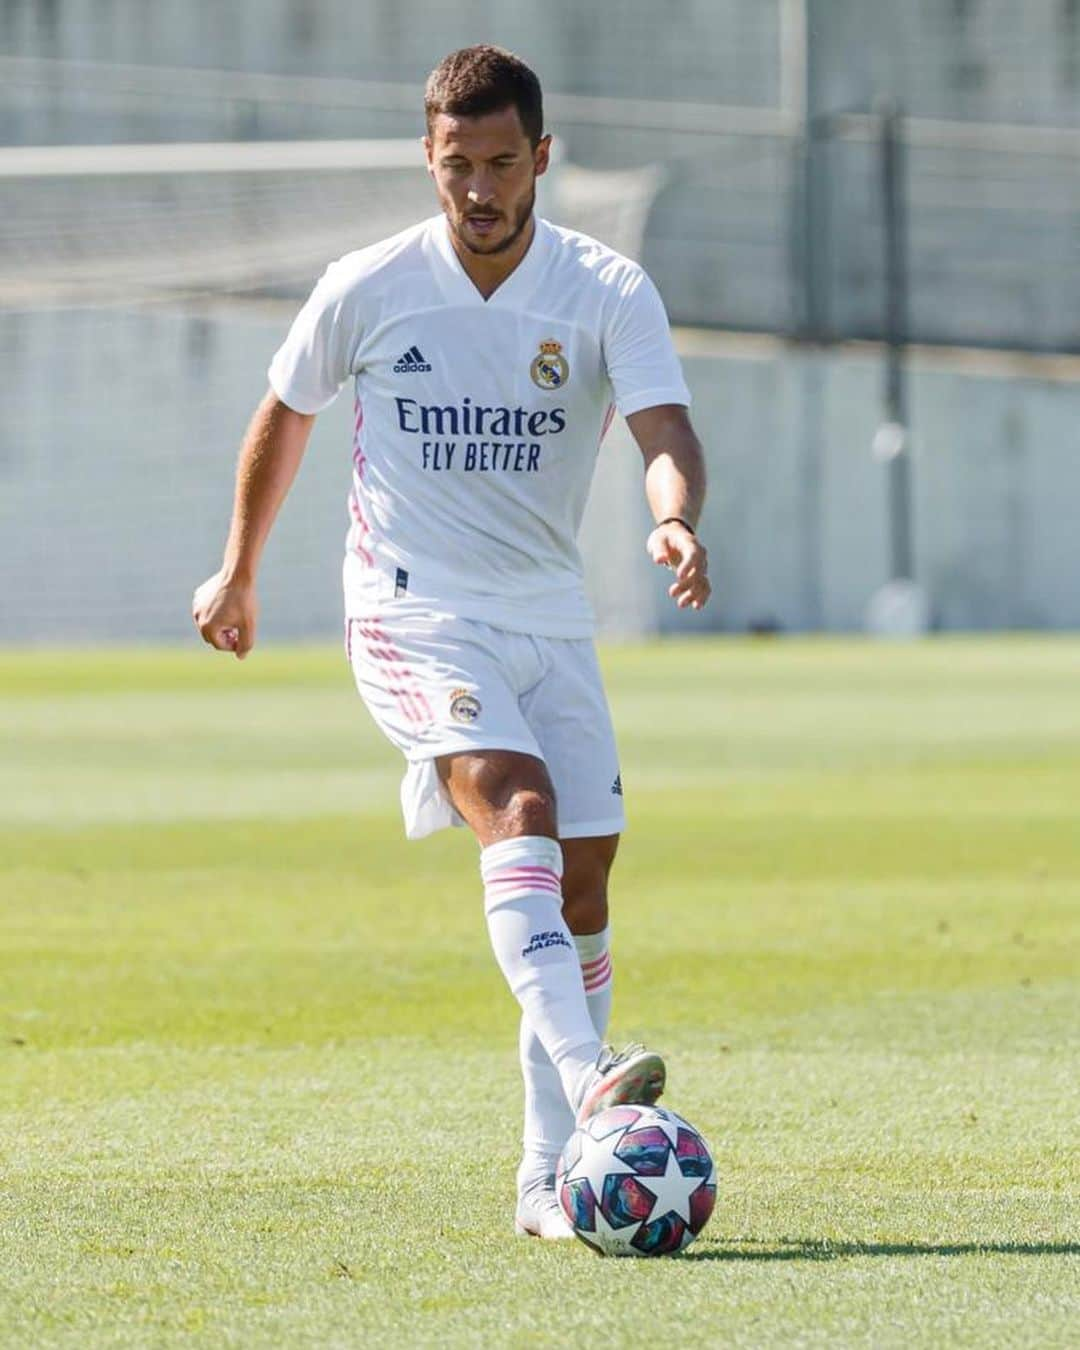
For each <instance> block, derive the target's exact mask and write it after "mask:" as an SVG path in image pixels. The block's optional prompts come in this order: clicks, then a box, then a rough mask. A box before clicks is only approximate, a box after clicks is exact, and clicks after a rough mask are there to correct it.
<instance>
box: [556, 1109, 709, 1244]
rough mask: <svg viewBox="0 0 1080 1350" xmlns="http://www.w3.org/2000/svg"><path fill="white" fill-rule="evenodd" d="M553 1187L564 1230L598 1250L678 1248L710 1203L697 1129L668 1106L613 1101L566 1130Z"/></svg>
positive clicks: (703, 1219) (693, 1233) (701, 1222)
mask: <svg viewBox="0 0 1080 1350" xmlns="http://www.w3.org/2000/svg"><path fill="white" fill-rule="evenodd" d="M555 1192H556V1194H557V1195H558V1197H559V1204H560V1205H561V1206H562V1209H563V1213H564V1214H565V1215H566V1217H567V1219H568V1220H569V1222H570V1226H571V1228H573V1230H574V1232H575V1233H576V1234H577V1236H578V1237H579V1238H580V1239H581V1240H582V1242H584V1243H587V1244H588V1246H590V1247H592V1248H593V1250H594V1251H597V1252H600V1253H601V1254H602V1255H604V1256H663V1255H665V1254H666V1253H668V1252H679V1251H684V1250H685V1249H686V1248H687V1247H689V1245H690V1244H691V1242H693V1240H694V1239H695V1238H696V1237H697V1235H698V1234H699V1233H700V1232H701V1230H702V1229H703V1228H704V1227H705V1224H706V1223H707V1222H708V1219H709V1215H710V1214H711V1213H712V1211H713V1205H714V1204H715V1203H716V1168H715V1167H714V1166H713V1160H712V1156H711V1154H710V1153H709V1146H708V1145H707V1144H706V1143H705V1140H704V1139H702V1137H701V1135H700V1134H699V1133H698V1132H697V1130H695V1129H694V1127H693V1125H690V1124H688V1123H687V1122H686V1121H685V1120H683V1118H682V1117H681V1116H677V1115H676V1114H675V1112H674V1111H666V1110H664V1109H663V1108H661V1107H658V1106H612V1107H609V1108H608V1110H606V1111H599V1112H597V1114H596V1115H595V1116H592V1117H591V1118H590V1119H589V1120H587V1121H586V1122H585V1124H584V1125H582V1126H581V1127H580V1128H579V1129H576V1130H575V1131H574V1133H573V1134H572V1135H571V1136H570V1139H569V1141H568V1142H567V1145H566V1147H565V1148H564V1149H563V1152H562V1157H561V1158H560V1159H559V1165H558V1169H557V1171H556V1173H555Z"/></svg>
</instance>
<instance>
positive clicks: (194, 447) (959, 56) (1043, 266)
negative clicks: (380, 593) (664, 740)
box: [0, 0, 1080, 643]
mask: <svg viewBox="0 0 1080 1350" xmlns="http://www.w3.org/2000/svg"><path fill="white" fill-rule="evenodd" d="M480 41H491V42H497V43H501V44H503V45H505V46H508V47H511V48H512V49H513V50H515V51H517V52H518V53H519V54H520V55H522V56H523V57H524V58H525V59H526V60H527V61H528V62H529V63H530V64H531V65H532V66H533V67H534V68H535V69H536V71H537V72H538V74H539V76H540V78H541V80H542V82H543V84H544V88H545V91H546V96H547V115H548V123H549V129H550V130H552V131H553V132H554V133H555V134H556V135H557V137H558V140H559V161H558V164H557V166H556V168H555V170H554V171H553V173H552V174H551V175H550V176H549V180H548V181H547V182H545V184H544V189H545V195H544V199H543V203H542V209H543V210H544V212H545V213H546V214H548V215H549V216H550V217H551V218H553V219H555V220H558V221H560V222H563V223H567V224H570V225H573V226H575V227H577V228H580V229H583V230H585V231H586V232H588V233H590V234H595V235H597V236H598V237H600V238H602V239H604V240H605V241H607V242H609V243H612V244H614V245H615V246H616V247H618V248H620V249H622V250H623V251H625V252H627V253H630V254H632V255H634V256H636V257H639V258H640V259H641V260H642V261H643V263H644V264H645V266H646V267H647V268H648V269H649V271H650V272H651V273H652V275H653V277H654V278H655V280H656V281H657V283H658V285H659V287H660V289H661V292H662V293H663V296H664V298H665V301H666V303H667V305H668V309H669V313H670V316H671V319H672V322H673V324H674V325H675V326H676V330H677V332H676V337H677V341H678V345H679V348H680V351H681V353H682V356H683V359H684V362H685V366H686V370H687V375H688V378H689V381H690V384H691V388H692V390H693V393H694V398H695V411H694V418H695V423H696V425H697V427H698V429H699V432H700V433H701V435H702V437H703V439H704V440H705V442H706V443H707V446H708V451H709V457H710V464H711V478H712V489H711V497H710V501H709V504H708V508H707V513H706V517H705V520H704V521H703V525H702V532H703V534H704V535H705V537H706V539H707V542H708V544H709V546H710V549H711V552H712V558H713V566H714V570H715V573H716V577H717V582H718V585H717V592H716V598H715V601H714V603H713V605H712V606H710V609H709V610H708V611H707V613H706V614H705V615H703V616H695V617H693V618H691V619H687V616H684V615H680V614H678V613H676V612H675V611H674V610H672V609H671V607H670V605H669V604H668V603H667V602H666V600H665V597H664V578H663V576H662V575H659V574H658V575H655V576H654V575H653V574H652V573H651V572H650V570H649V567H648V565H647V563H646V560H645V558H644V554H643V549H642V545H643V541H644V538H645V534H646V533H647V528H648V517H647V514H646V511H645V506H644V502H643V499H642V493H641V486H640V479H641V473H640V462H639V459H638V457H637V455H636V452H635V451H634V449H633V447H632V445H631V444H630V443H629V442H628V439H627V435H626V432H625V428H622V427H618V426H617V427H616V429H615V430H614V432H613V434H612V435H610V436H609V439H608V442H607V443H606V444H605V448H604V451H603V453H602V456H601V463H600V466H599V469H598V481H597V484H596V488H595V490H594V495H593V501H592V504H591V506H590V511H589V515H588V517H587V520H586V524H585V529H584V533H583V548H584V551H585V553H586V556H587V562H588V565H589V569H590V584H591V586H592V592H593V597H594V601H595V603H596V607H597V610H598V614H599V617H600V620H601V626H602V630H603V631H604V632H605V633H606V634H608V635H619V634H644V633H651V632H658V631H667V630H680V629H682V628H686V627H693V628H695V629H699V630H700V629H701V628H702V627H703V626H704V627H707V628H712V629H714V630H725V631H746V630H748V629H749V630H754V631H813V630H821V629H827V630H835V631H858V630H862V629H864V628H870V629H871V630H873V631H884V632H901V633H903V632H917V631H921V630H922V629H924V628H931V629H1000V628H1042V629H1057V628H1071V627H1076V626H1077V625H1078V624H1080V585H1078V582H1080V529H1078V526H1077V522H1076V516H1077V506H1076V503H1077V502H1078V501H1080V268H1078V267H1077V263H1078V262H1080V176H1078V173H1077V169H1078V167H1080V0H1025V3H1024V4H1023V5H1022V6H1021V5H1017V4H1015V3H1008V2H1007V0H900V3H888V4H887V3H885V0H668V3H667V4H665V5H663V6H657V5H655V4H649V3H645V0H620V3H618V4H615V3H614V0H605V2H603V3H596V4H592V5H581V4H570V3H566V0H549V3H547V4H545V5H543V6H540V5H536V4H534V3H528V4H526V3H524V0H497V3H496V0H461V2H460V3H459V4H457V5H454V6H449V7H448V6H445V5H443V4H436V3H434V2H433V0H420V2H419V3H405V4H401V3H391V2H390V0H225V2H223V0H3V3H0V179H2V186H0V192H2V198H3V210H2V211H0V306H2V309H0V352H2V359H0V407H2V409H3V417H2V419H0V566H2V572H3V587H2V591H0V641H3V642H8V643H26V642H33V643H38V642H41V643H72V642H79V643H82V642H93V641H98V640H101V641H108V640H120V639H123V640H127V641H130V640H136V641H138V640H153V639H180V640H191V639H192V637H193V634H192V630H191V628H190V620H189V618H188V611H189V604H190V595H191V591H192V588H193V587H194V585H195V584H196V583H197V582H199V581H201V580H202V579H203V578H204V577H205V576H206V575H208V574H209V573H210V572H212V571H213V570H215V568H216V567H217V566H218V563H219V561H220V552H221V547H222V543H223V540H224V533H225V529H226V526H227V521H228V513H229V506H230V496H231V480H232V468H233V463H234V460H235V455H236V450H237V447H238V445H239V441H240V437H241V435H242V433H243V430H244V426H245V424H246V421H247V418H248V416H249V415H250V412H251V410H252V408H253V406H254V404H255V403H256V401H257V400H258V399H259V397H260V396H261V394H262V392H263V390H264V388H265V370H266V366H267V363H268V361H269V358H270V356H271V355H272V353H273V351H274V349H275V348H276V346H277V345H278V343H279V342H280V340H281V338H282V336H283V334H284V332H285V330H286V328H287V326H288V323H289V321H290V319H291V316H292V314H293V313H294V312H295V309H296V307H297V305H298V303H299V302H300V300H301V299H302V297H303V296H304V295H305V294H306V293H307V291H308V290H309V289H310V286H311V285H312V283H313V281H314V279H315V278H316V277H317V276H318V274H319V273H320V272H321V271H322V269H323V267H324V266H325V263H326V262H327V261H328V260H329V259H330V258H332V257H335V256H338V255H340V254H341V253H343V252H346V251H347V250H349V249H351V248H355V247H358V246H361V245H363V244H365V243H368V242H371V241H373V240H375V239H378V238H381V237H383V236H385V235H387V234H390V233H392V232H394V231H395V230H397V229H400V228H403V227H405V226H406V225H408V224H411V223H413V222H414V221H415V220H418V219H420V218H422V217H423V216H425V215H428V214H431V212H432V210H433V209H434V201H433V197H432V195H431V190H430V186H429V182H428V179H427V177H426V175H425V173H424V171H423V168H422V156H421V151H420V147H419V144H418V137H419V136H420V135H421V134H422V132H423V118H422V107H421V91H422V85H423V81H424V78H425V76H426V74H427V72H428V70H429V69H430V68H431V66H432V65H434V63H435V62H436V61H437V60H438V59H439V58H440V57H441V56H443V55H444V54H445V53H446V52H447V51H449V50H452V49H453V48H455V47H459V46H463V45H467V44H469V43H473V42H480ZM348 402H349V400H348V399H341V400H339V403H338V404H337V405H335V406H334V407H333V408H332V409H331V410H330V411H329V412H327V413H325V414H324V415H323V416H322V417H321V418H320V420H319V423H318V424H317V427H316V433H315V436H314V439H313V443H312V447H311V450H310V451H309V455H308V459H307V462H306V464H305V467H304V471H303V473H302V475H301V479H300V481H299V483H298V485H297V487H296V488H295V490H294V493H293V496H292V497H291V498H290V500H289V502H288V503H287V506H286V508H285V511H284V514H283V516H282V518H281V520H280V522H279V524H278V527H277V529H276V532H275V535H274V538H273V540H272V543H271V546H270V550H269V553H268V556H267V560H266V566H265V571H264V577H263V582H262V598H263V634H264V636H270V637H273V636H279V637H290V638H308V637H311V638H315V637H322V636H327V635H333V634H337V633H338V632H339V631H340V622H341V621H340V586H339V571H340V558H341V551H342V541H343V537H344V530H345V525H346V517H345V507H344V503H345V493H346V490H347V477H348V467H349V449H348V438H349V433H348V421H349V410H348V408H347V407H346V404H347V403H348Z"/></svg>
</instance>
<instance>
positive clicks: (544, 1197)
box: [514, 1174, 574, 1241]
mask: <svg viewBox="0 0 1080 1350" xmlns="http://www.w3.org/2000/svg"><path fill="white" fill-rule="evenodd" d="M514 1232H515V1233H516V1234H517V1235H518V1237H538V1238H546V1239H547V1240H548V1241H558V1240H560V1239H561V1238H572V1237H573V1236H574V1230H573V1229H572V1228H571V1227H570V1224H569V1223H568V1221H567V1218H566V1215H565V1214H564V1213H563V1210H562V1206H561V1205H560V1204H559V1200H558V1197H557V1196H556V1194H555V1177H554V1174H553V1175H551V1176H549V1177H545V1178H544V1179H543V1181H541V1182H539V1183H537V1184H536V1185H533V1186H530V1187H529V1189H528V1190H526V1191H523V1192H522V1193H521V1194H520V1195H519V1196H518V1203H517V1213H516V1214H515V1215H514Z"/></svg>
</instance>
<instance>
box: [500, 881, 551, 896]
mask: <svg viewBox="0 0 1080 1350" xmlns="http://www.w3.org/2000/svg"><path fill="white" fill-rule="evenodd" d="M484 890H485V892H486V893H487V894H489V895H514V894H516V893H518V892H520V893H521V894H522V895H529V894H531V893H532V892H534V891H546V892H547V893H548V894H549V895H558V896H560V897H561V896H562V887H561V886H556V885H553V884H552V883H551V882H548V881H527V882H526V881H510V882H503V883H502V884H501V885H500V884H499V882H497V881H489V882H488V883H487V885H486V886H485V887H484Z"/></svg>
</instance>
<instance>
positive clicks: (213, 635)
mask: <svg viewBox="0 0 1080 1350" xmlns="http://www.w3.org/2000/svg"><path fill="white" fill-rule="evenodd" d="M258 614H259V604H258V601H257V600H256V598H255V587H254V586H252V585H250V584H248V583H245V582H239V581H235V580H233V581H226V580H225V579H224V576H223V573H222V572H215V573H214V575H213V576H212V577H208V578H207V579H206V580H205V581H204V582H203V584H202V585H201V586H199V587H197V588H196V591H195V594H194V596H193V597H192V601H191V617H192V618H193V619H194V620H195V627H196V628H197V629H198V630H199V632H200V633H201V634H202V639H203V641H204V642H206V643H209V645H210V646H211V647H216V648H217V650H218V651H219V652H234V653H235V654H236V658H237V660H239V661H242V660H243V659H244V657H245V656H247V654H248V652H249V651H251V649H252V647H254V645H255V624H256V621H257V619H258Z"/></svg>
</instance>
